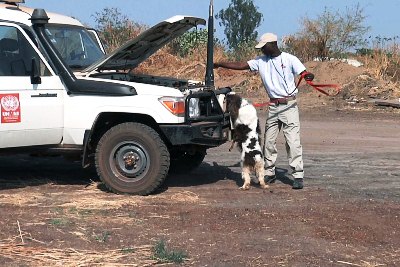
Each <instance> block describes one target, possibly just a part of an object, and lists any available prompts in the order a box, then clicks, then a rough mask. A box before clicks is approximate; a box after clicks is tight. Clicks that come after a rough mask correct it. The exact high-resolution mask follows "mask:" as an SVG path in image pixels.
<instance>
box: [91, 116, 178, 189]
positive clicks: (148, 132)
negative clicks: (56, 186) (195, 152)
mask: <svg viewBox="0 0 400 267" xmlns="http://www.w3.org/2000/svg"><path fill="white" fill-rule="evenodd" d="M169 161H170V158H169V152H168V149H167V147H166V146H165V144H164V142H163V141H162V140H161V138H160V136H159V135H158V133H157V132H156V131H154V130H153V129H152V128H150V127H149V126H147V125H144V124H141V123H134V122H127V123H122V124H118V125H116V126H114V127H112V128H111V129H109V130H108V131H107V132H106V133H105V134H104V135H103V136H102V137H101V139H100V141H99V143H98V145H97V148H96V155H95V162H96V169H97V173H98V175H99V177H100V179H101V181H102V182H103V183H104V184H105V185H106V186H107V188H109V189H110V190H111V191H113V192H115V193H122V194H135V195H148V194H150V193H152V192H153V191H154V190H156V189H157V188H158V187H159V186H160V185H161V184H162V183H163V181H164V180H165V177H166V176H167V174H168V169H169Z"/></svg>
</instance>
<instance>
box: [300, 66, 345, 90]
mask: <svg viewBox="0 0 400 267" xmlns="http://www.w3.org/2000/svg"><path fill="white" fill-rule="evenodd" d="M307 74H309V72H307V71H304V72H303V73H302V74H301V75H300V79H299V81H298V82H297V85H296V88H298V87H299V85H300V83H301V81H302V80H303V79H304V76H306V75H307ZM304 81H306V80H305V79H304ZM306 83H307V84H308V85H310V86H312V87H314V89H315V90H317V91H318V92H320V93H323V94H324V95H327V96H336V95H338V94H339V93H340V89H341V88H340V85H338V84H315V83H313V82H312V81H306ZM321 87H329V88H334V89H336V94H333V95H331V94H329V93H327V92H326V91H325V90H323V89H321Z"/></svg>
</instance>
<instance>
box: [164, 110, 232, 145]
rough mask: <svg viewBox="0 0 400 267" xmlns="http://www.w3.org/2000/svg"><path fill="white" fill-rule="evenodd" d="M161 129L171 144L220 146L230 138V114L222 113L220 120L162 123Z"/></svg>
mask: <svg viewBox="0 0 400 267" xmlns="http://www.w3.org/2000/svg"><path fill="white" fill-rule="evenodd" d="M160 128H161V131H162V132H163V133H164V135H165V136H166V138H167V139H168V140H169V142H170V143H171V145H200V146H205V147H216V146H219V145H221V144H223V143H225V142H226V141H228V138H229V132H230V119H229V115H221V120H220V121H201V122H193V123H190V124H179V125H176V124H175V125H171V124H168V125H161V126H160Z"/></svg>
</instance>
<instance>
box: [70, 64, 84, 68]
mask: <svg viewBox="0 0 400 267" xmlns="http://www.w3.org/2000/svg"><path fill="white" fill-rule="evenodd" d="M69 67H70V68H71V69H83V68H86V67H87V66H83V65H78V64H75V65H69Z"/></svg>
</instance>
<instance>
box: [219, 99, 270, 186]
mask: <svg viewBox="0 0 400 267" xmlns="http://www.w3.org/2000/svg"><path fill="white" fill-rule="evenodd" d="M222 106H223V109H225V110H226V111H228V112H229V113H230V115H231V120H232V126H233V130H232V137H233V143H232V146H231V148H232V147H233V145H234V143H237V147H238V148H239V151H240V152H241V158H240V159H241V162H240V163H241V168H242V179H243V180H244V184H243V186H242V187H241V188H242V189H244V190H247V189H250V181H251V178H250V174H251V173H252V172H255V174H256V176H257V177H258V181H259V183H260V186H261V188H268V185H266V184H265V181H264V157H263V153H262V149H261V145H260V142H261V141H260V134H261V130H260V123H259V120H258V117H257V111H256V109H255V108H254V106H253V105H252V104H251V103H249V102H248V101H247V100H246V99H244V98H242V97H240V96H239V95H237V94H234V93H229V94H227V95H226V97H225V99H224V104H223V105H222Z"/></svg>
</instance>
